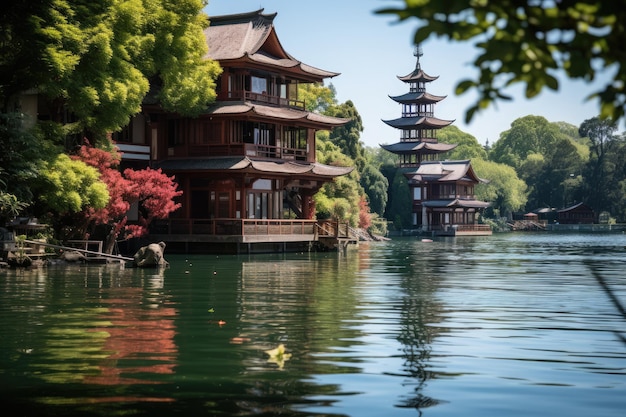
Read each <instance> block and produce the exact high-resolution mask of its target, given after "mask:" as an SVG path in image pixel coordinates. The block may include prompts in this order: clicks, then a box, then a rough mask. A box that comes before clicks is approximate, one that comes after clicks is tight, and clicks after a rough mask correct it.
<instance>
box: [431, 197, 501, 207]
mask: <svg viewBox="0 0 626 417" xmlns="http://www.w3.org/2000/svg"><path fill="white" fill-rule="evenodd" d="M422 205H423V206H424V207H430V208H443V207H448V208H455V207H458V208H476V209H484V208H487V207H489V206H490V205H491V204H490V203H487V202H485V201H479V200H464V199H460V198H456V199H453V200H430V201H424V202H422Z"/></svg>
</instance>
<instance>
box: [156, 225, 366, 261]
mask: <svg viewBox="0 0 626 417" xmlns="http://www.w3.org/2000/svg"><path fill="white" fill-rule="evenodd" d="M149 240H150V241H162V242H165V243H166V245H167V247H168V252H169V251H172V250H173V251H175V252H185V253H193V252H215V251H218V252H222V251H223V252H230V253H241V252H244V253H251V252H288V251H291V250H311V249H313V248H317V249H321V250H334V249H338V248H340V247H345V246H346V245H348V244H356V243H357V242H358V238H357V237H356V236H354V235H353V234H351V233H350V229H349V227H348V225H347V224H341V223H339V222H335V221H317V220H307V219H167V220H162V221H159V222H157V223H155V224H154V225H153V226H152V227H151V230H150V234H149Z"/></svg>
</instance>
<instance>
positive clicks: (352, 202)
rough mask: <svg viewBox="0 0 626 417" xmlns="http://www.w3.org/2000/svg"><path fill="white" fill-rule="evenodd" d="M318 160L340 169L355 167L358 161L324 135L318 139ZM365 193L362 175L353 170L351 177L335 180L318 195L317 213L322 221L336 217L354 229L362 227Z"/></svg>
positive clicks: (316, 202)
mask: <svg viewBox="0 0 626 417" xmlns="http://www.w3.org/2000/svg"><path fill="white" fill-rule="evenodd" d="M317 161H318V162H320V163H322V164H327V165H336V166H354V161H352V159H351V158H350V157H349V156H347V155H345V154H344V153H342V152H341V150H340V149H339V147H338V146H337V145H335V144H334V143H332V142H331V141H330V140H328V139H324V138H323V135H320V136H318V139H317ZM364 194H365V193H364V191H363V188H362V187H361V185H360V184H359V173H358V171H357V170H353V171H352V172H351V173H350V174H348V175H343V176H340V177H337V178H335V179H334V180H333V181H331V182H328V183H326V184H324V186H323V187H322V189H321V190H320V191H318V192H317V194H316V195H315V196H314V200H315V210H316V212H317V217H318V218H320V219H328V218H332V219H335V220H340V221H344V222H348V223H349V224H350V225H351V226H353V227H358V225H359V215H360V213H359V210H360V204H359V203H360V200H361V196H363V195H364Z"/></svg>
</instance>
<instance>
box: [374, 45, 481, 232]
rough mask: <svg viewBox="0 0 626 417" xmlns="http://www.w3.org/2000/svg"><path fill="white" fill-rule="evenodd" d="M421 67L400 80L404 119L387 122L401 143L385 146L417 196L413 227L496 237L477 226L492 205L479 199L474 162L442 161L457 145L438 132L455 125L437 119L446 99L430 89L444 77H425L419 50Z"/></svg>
mask: <svg viewBox="0 0 626 417" xmlns="http://www.w3.org/2000/svg"><path fill="white" fill-rule="evenodd" d="M415 56H416V58H417V63H416V65H415V69H414V70H413V72H411V73H410V74H408V75H405V76H403V77H398V79H399V80H400V81H403V82H404V83H406V84H408V85H409V92H408V93H406V94H402V95H399V96H390V98H391V99H392V100H394V101H395V102H397V103H399V104H401V105H402V116H401V117H400V118H397V119H392V120H383V121H384V122H385V123H386V124H388V125H389V126H391V127H393V128H396V129H398V130H400V132H401V138H400V142H397V143H394V144H391V145H381V147H382V148H383V149H385V150H387V151H389V152H392V153H394V154H396V155H398V157H399V159H400V164H399V168H400V169H401V170H402V171H403V173H404V175H405V176H406V177H407V179H408V184H409V188H410V189H411V195H412V202H413V203H412V205H413V207H412V211H413V226H414V227H415V228H417V229H421V230H422V231H425V232H433V233H434V234H439V235H461V234H465V235H467V234H473V235H483V234H491V228H490V227H489V226H488V225H483V224H478V213H479V212H480V211H481V210H483V209H485V208H486V207H488V206H489V203H486V202H484V201H478V200H476V199H475V198H474V186H475V185H476V184H478V183H480V182H484V180H482V179H481V178H479V177H478V176H477V175H476V173H475V172H474V170H473V169H472V166H471V163H470V161H469V160H463V161H449V160H443V161H442V160H441V155H443V154H445V153H446V152H448V151H450V150H452V149H454V148H455V147H456V145H454V144H447V143H439V142H438V140H437V131H438V130H439V129H441V128H443V127H446V126H449V125H450V124H452V123H453V122H454V120H443V119H439V118H437V117H435V112H434V109H435V104H437V103H438V102H440V101H442V100H443V99H445V98H446V97H445V96H436V95H433V94H430V93H428V92H427V91H426V85H427V84H428V83H430V82H432V81H435V80H436V79H437V78H439V77H433V76H431V75H428V74H426V73H425V72H424V71H423V70H422V68H421V64H420V58H421V56H422V50H421V48H420V47H417V48H416V50H415Z"/></svg>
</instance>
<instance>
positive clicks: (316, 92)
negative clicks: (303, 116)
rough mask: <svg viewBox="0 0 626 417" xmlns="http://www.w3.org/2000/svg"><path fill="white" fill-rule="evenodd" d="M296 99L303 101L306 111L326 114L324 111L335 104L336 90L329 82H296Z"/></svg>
mask: <svg viewBox="0 0 626 417" xmlns="http://www.w3.org/2000/svg"><path fill="white" fill-rule="evenodd" d="M298 99H299V100H301V101H304V106H305V109H306V110H307V111H311V112H316V113H321V114H326V111H327V110H328V109H329V108H330V107H331V106H334V105H336V104H337V91H336V90H335V87H334V86H333V85H332V84H330V85H328V86H325V85H324V84H322V83H303V84H298Z"/></svg>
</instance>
